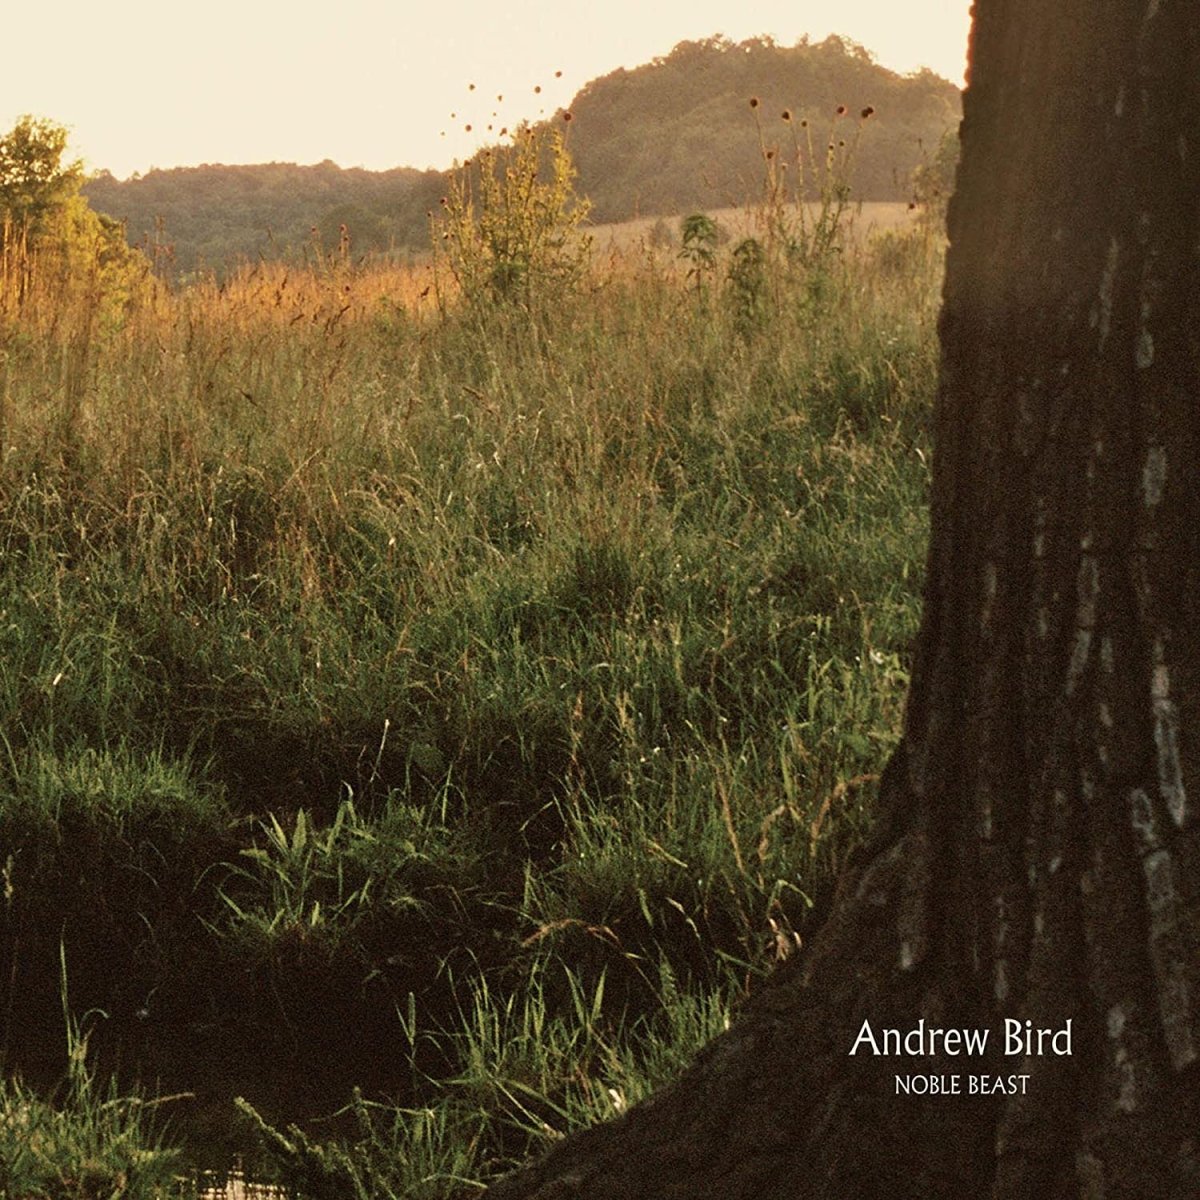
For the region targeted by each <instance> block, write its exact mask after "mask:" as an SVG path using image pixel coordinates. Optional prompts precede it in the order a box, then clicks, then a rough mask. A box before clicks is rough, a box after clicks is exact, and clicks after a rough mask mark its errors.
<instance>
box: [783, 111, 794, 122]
mask: <svg viewBox="0 0 1200 1200" xmlns="http://www.w3.org/2000/svg"><path fill="white" fill-rule="evenodd" d="M783 119H784V120H785V121H790V120H791V119H792V110H791V109H790V108H785V109H784V110H783Z"/></svg>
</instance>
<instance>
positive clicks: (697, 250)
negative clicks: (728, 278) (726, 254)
mask: <svg viewBox="0 0 1200 1200" xmlns="http://www.w3.org/2000/svg"><path fill="white" fill-rule="evenodd" d="M679 228H680V237H681V239H682V241H683V247H682V249H680V251H679V257H680V258H682V259H683V260H684V261H685V262H686V263H687V264H688V268H687V278H688V279H689V280H691V283H692V286H693V287H694V288H695V290H696V296H697V297H698V298H701V297H703V296H704V294H705V289H706V287H707V284H708V281H709V280H710V279H711V278H712V276H713V274H714V273H715V272H716V269H717V241H718V229H717V223H716V221H714V220H713V219H712V217H710V216H708V215H707V214H706V213H691V214H690V215H689V216H686V217H684V218H683V221H682V222H681V223H680V227H679Z"/></svg>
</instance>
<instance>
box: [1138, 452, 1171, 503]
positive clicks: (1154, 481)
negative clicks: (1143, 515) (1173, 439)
mask: <svg viewBox="0 0 1200 1200" xmlns="http://www.w3.org/2000/svg"><path fill="white" fill-rule="evenodd" d="M1166 486H1167V452H1166V451H1165V450H1164V449H1163V448H1162V447H1161V446H1151V447H1150V448H1149V449H1148V450H1147V451H1146V461H1145V463H1144V464H1143V466H1142V500H1143V502H1144V503H1145V505H1146V507H1147V508H1156V507H1157V506H1158V504H1159V503H1160V501H1161V500H1162V498H1163V490H1164V489H1165V488H1166Z"/></svg>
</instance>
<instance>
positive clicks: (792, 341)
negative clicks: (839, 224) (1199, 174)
mask: <svg viewBox="0 0 1200 1200" xmlns="http://www.w3.org/2000/svg"><path fill="white" fill-rule="evenodd" d="M760 266H761V269H763V270H770V269H773V268H772V266H771V260H770V258H769V256H768V258H767V259H766V260H764V264H760ZM755 269H758V268H755ZM814 269H815V268H813V267H812V266H811V264H809V266H807V267H805V269H803V270H800V269H797V268H796V267H795V266H794V264H793V266H791V267H789V269H788V274H787V277H786V279H785V280H784V281H783V283H780V284H779V286H776V284H777V283H779V281H777V280H772V281H771V287H772V289H773V291H772V295H773V296H775V297H776V298H775V299H773V301H772V303H771V304H770V305H769V306H764V307H755V306H753V305H747V304H746V302H745V289H746V286H747V279H749V278H750V276H749V275H747V273H746V272H747V270H748V268H746V267H745V266H743V267H742V268H741V271H742V275H741V279H740V282H739V281H738V279H739V277H738V275H737V270H738V268H737V266H736V263H735V264H733V265H731V263H730V260H729V259H728V258H725V257H722V258H719V259H718V260H716V261H715V266H714V269H713V287H711V288H709V289H706V290H705V293H704V294H703V295H702V296H701V295H698V294H697V291H696V289H695V288H694V287H692V286H689V282H688V280H687V279H686V277H685V275H684V270H683V265H682V264H681V263H680V262H679V261H678V259H677V258H676V257H675V256H674V255H673V254H671V253H670V252H667V253H662V254H656V253H655V252H654V251H652V250H646V251H645V252H644V253H641V254H636V255H632V256H630V257H629V258H627V259H613V260H611V261H608V262H606V263H604V264H603V265H596V264H593V265H592V266H591V267H590V269H588V270H587V271H586V273H585V274H584V275H582V276H581V277H580V278H579V280H578V281H577V283H576V286H574V287H573V288H572V289H571V290H570V291H569V292H568V291H563V292H561V293H560V294H558V295H557V296H556V302H555V304H554V305H553V306H550V307H546V306H541V307H539V308H538V310H537V312H536V314H534V313H532V312H531V310H530V308H529V307H528V306H526V305H523V304H522V303H520V302H519V297H518V300H517V302H511V303H510V302H504V303H501V302H496V303H472V304H458V303H456V302H455V300H454V297H453V295H447V293H446V290H445V286H444V283H445V281H443V286H442V287H441V288H440V290H439V288H436V287H435V286H434V279H433V276H432V273H431V271H430V269H429V268H427V267H421V266H417V267H405V268H393V267H373V266H369V265H356V264H354V263H353V262H350V261H347V260H346V259H345V257H344V256H343V257H339V258H335V259H331V260H330V261H320V262H313V263H311V264H310V265H309V266H308V267H307V268H305V269H297V268H290V269H285V268H284V267H282V266H274V265H271V264H259V265H257V266H255V267H253V268H252V269H250V268H248V269H246V270H245V271H243V272H241V273H239V274H237V275H235V276H234V277H233V278H231V279H230V280H228V281H227V282H225V283H224V284H218V283H216V282H215V281H209V282H204V281H201V282H198V283H196V284H195V285H193V286H191V287H189V288H187V289H186V290H182V291H179V292H172V291H170V290H168V289H165V288H164V287H163V286H162V285H161V284H158V283H156V282H154V281H146V284H145V287H144V288H143V289H142V290H141V291H140V292H139V293H138V295H137V296H128V297H125V298H124V299H123V300H122V302H121V304H120V305H119V306H117V309H115V310H114V309H113V307H112V305H111V304H110V303H109V301H107V300H106V301H105V303H106V304H109V307H108V308H107V309H106V310H105V317H104V319H103V320H99V319H98V318H97V313H98V309H97V307H96V306H97V305H98V304H99V303H100V300H99V299H98V298H97V297H96V296H95V295H93V294H92V293H89V292H88V291H87V290H86V289H83V290H80V289H75V290H73V291H71V292H70V293H69V294H68V293H64V294H59V295H58V296H57V299H55V296H54V295H52V294H51V289H52V286H53V285H52V281H49V280H45V281H39V277H38V276H37V275H36V273H35V274H34V275H33V277H32V282H30V280H29V279H28V278H27V277H26V276H25V275H23V276H22V279H23V280H24V282H23V284H22V286H23V288H24V291H23V293H22V296H21V297H20V300H19V302H18V300H17V298H16V297H14V296H6V298H5V300H4V303H2V304H0V397H2V403H3V420H2V431H3V432H2V439H3V444H2V447H0V553H2V558H0V730H3V742H2V743H0V863H6V864H7V866H6V868H5V886H6V893H5V894H6V900H5V904H6V909H5V912H6V924H5V940H4V944H3V947H0V949H2V950H3V953H4V955H5V959H4V961H5V970H6V971H7V973H8V976H9V980H8V985H9V986H8V999H7V1006H6V1008H5V1009H4V1012H5V1013H6V1014H7V1015H6V1017H5V1030H4V1034H5V1046H6V1047H7V1048H8V1050H9V1051H10V1052H12V1051H14V1049H15V1047H16V1045H17V1042H18V1041H19V1039H20V1036H21V1035H22V1033H23V1030H24V1029H25V1026H23V1025H22V1022H23V1021H26V1022H27V1021H28V1020H30V1016H29V1013H30V1009H29V1007H28V1005H27V1004H25V1003H24V1002H23V1001H22V999H21V997H22V996H23V995H32V996H36V995H39V994H43V993H44V992H45V990H46V988H47V986H48V982H47V981H51V982H52V980H53V971H52V970H51V969H50V967H51V966H52V964H51V963H50V961H49V959H48V957H47V955H48V948H49V947H50V944H51V939H50V937H48V936H47V932H46V931H47V930H48V929H51V928H52V929H53V940H54V943H55V944H57V939H58V938H59V936H60V932H61V936H62V939H63V940H64V942H65V944H66V945H67V948H68V954H69V956H71V960H72V961H75V956H76V955H77V956H78V958H79V961H80V968H79V970H80V991H81V994H83V996H84V999H85V1000H86V1002H87V1003H88V1004H96V1005H103V1006H104V1007H105V1008H106V1009H109V1010H111V1011H112V1012H113V1014H114V1020H113V1023H112V1024H113V1028H114V1029H126V1030H130V1029H132V1030H133V1031H134V1032H132V1033H129V1034H128V1035H127V1036H128V1037H130V1038H132V1039H134V1041H136V1037H137V1036H140V1035H139V1034H137V1030H138V1029H140V1028H141V1025H139V1023H138V1021H139V1020H142V1021H143V1024H145V1025H146V1026H147V1027H149V1026H151V1025H153V1023H154V1018H156V1017H157V1016H158V1014H159V1013H160V1012H161V1013H162V1014H163V1016H162V1019H163V1021H164V1022H171V1021H174V1022H176V1023H178V1024H179V1025H180V1026H181V1027H185V1028H188V1029H192V1030H207V1031H208V1033H207V1034H205V1036H209V1037H211V1041H210V1042H208V1043H204V1044H206V1045H211V1046H221V1045H226V1044H227V1043H228V1039H229V1037H234V1034H236V1033H237V1031H239V1030H241V1031H242V1035H243V1036H244V1039H245V1040H244V1041H243V1042H241V1043H239V1042H237V1040H236V1037H234V1041H233V1044H234V1045H243V1046H248V1045H264V1046H265V1045H269V1046H270V1048H271V1049H270V1052H271V1053H272V1054H275V1053H277V1052H278V1053H279V1054H284V1053H285V1052H286V1054H288V1055H292V1056H293V1057H292V1058H291V1059H288V1061H295V1062H296V1063H297V1064H306V1065H305V1066H303V1067H302V1068H301V1067H298V1069H303V1070H307V1071H319V1070H320V1069H321V1068H320V1063H319V1060H320V1058H321V1055H322V1050H321V1048H320V1047H316V1048H313V1046H312V1045H311V1041H312V1039H315V1038H316V1037H317V1036H318V1035H319V1034H320V1032H321V1030H322V1027H323V1026H324V1027H325V1028H326V1033H328V1028H329V1026H330V1024H331V1023H337V1025H338V1029H339V1036H340V1037H341V1043H339V1046H338V1048H337V1051H336V1054H335V1055H334V1057H338V1058H343V1057H344V1058H347V1059H348V1060H349V1061H352V1062H357V1061H360V1060H362V1061H365V1060H367V1059H371V1060H372V1061H375V1062H376V1065H378V1060H380V1059H381V1058H382V1057H383V1053H384V1052H383V1051H382V1049H381V1048H382V1047H386V1046H391V1047H393V1048H394V1047H397V1046H398V1047H401V1048H402V1049H403V1052H402V1053H396V1054H395V1055H394V1061H393V1063H392V1065H391V1067H390V1068H389V1069H390V1070H391V1074H390V1076H388V1078H387V1080H385V1081H384V1082H386V1083H387V1084H388V1086H389V1088H391V1089H392V1090H393V1091H394V1093H395V1095H396V1097H397V1103H398V1104H399V1105H400V1107H398V1108H391V1107H387V1106H383V1107H381V1102H380V1100H379V1097H378V1096H373V1097H371V1098H370V1099H361V1098H360V1099H358V1100H355V1101H354V1102H353V1103H352V1105H351V1108H350V1109H349V1110H347V1113H346V1114H345V1120H346V1121H348V1122H349V1123H350V1125H351V1126H353V1128H354V1129H356V1130H357V1133H353V1132H352V1135H351V1136H350V1139H349V1140H348V1141H346V1142H344V1143H341V1144H340V1148H337V1147H335V1145H334V1143H332V1142H325V1141H322V1140H321V1139H320V1138H319V1137H318V1136H317V1135H316V1134H314V1133H313V1132H312V1130H311V1129H310V1130H308V1131H306V1132H302V1131H300V1130H296V1131H294V1132H293V1133H288V1132H286V1131H284V1132H281V1131H280V1127H277V1126H276V1125H275V1124H271V1123H270V1120H271V1116H272V1114H268V1121H266V1122H262V1121H260V1123H259V1125H258V1126H257V1128H258V1129H259V1134H260V1136H262V1137H263V1138H265V1140H266V1142H267V1143H268V1144H269V1147H270V1148H271V1149H272V1151H273V1153H274V1154H275V1156H276V1158H277V1159H278V1160H279V1161H280V1162H281V1163H282V1164H283V1166H284V1169H286V1170H289V1171H291V1172H292V1174H291V1175H290V1176H289V1178H290V1179H291V1180H292V1183H293V1184H294V1185H295V1186H297V1187H299V1188H300V1189H301V1190H303V1189H304V1188H308V1189H309V1190H310V1191H312V1189H313V1188H315V1187H316V1186H317V1185H316V1184H314V1183H312V1178H315V1176H312V1175H311V1172H312V1171H316V1172H317V1173H318V1174H319V1173H320V1170H324V1169H326V1168H327V1169H328V1172H332V1176H331V1177H333V1178H337V1179H341V1180H343V1182H345V1181H347V1180H349V1181H350V1182H349V1183H347V1184H346V1186H347V1188H353V1189H360V1188H361V1189H367V1190H365V1191H361V1192H356V1191H355V1190H348V1191H344V1192H343V1193H341V1194H364V1195H365V1194H367V1193H368V1191H371V1189H373V1188H374V1189H377V1190H376V1191H371V1194H385V1195H386V1194H395V1195H420V1194H422V1191H421V1189H424V1190H425V1193H426V1194H429V1195H443V1194H446V1195H449V1194H453V1193H454V1191H455V1189H459V1190H461V1191H462V1194H472V1191H473V1190H474V1185H475V1184H477V1183H478V1182H479V1181H480V1180H482V1179H484V1178H485V1177H487V1176H488V1175H489V1174H492V1173H494V1172H496V1171H498V1170H500V1169H502V1168H503V1167H504V1166H506V1165H507V1164H509V1163H511V1162H512V1161H514V1160H516V1159H518V1158H519V1157H521V1156H522V1155H523V1154H524V1153H526V1152H527V1151H528V1150H529V1149H530V1147H531V1146H533V1145H536V1144H537V1143H538V1142H539V1141H544V1140H545V1139H547V1138H553V1137H557V1136H559V1135H561V1134H562V1133H565V1132H567V1131H568V1130H569V1129H571V1128H574V1127H577V1126H578V1125H580V1124H582V1123H585V1122H587V1121H590V1120H593V1119H597V1118H598V1117H601V1116H604V1115H607V1114H608V1113H611V1112H612V1111H615V1110H617V1109H619V1108H621V1107H623V1106H625V1105H627V1104H630V1103H633V1102H634V1101H635V1100H636V1099H637V1098H639V1097H640V1096H642V1095H644V1094H646V1092H647V1091H648V1090H649V1089H650V1088H652V1087H653V1086H654V1085H655V1084H656V1083H658V1082H660V1081H661V1080H662V1079H663V1078H664V1077H665V1075H667V1074H668V1073H669V1072H670V1071H671V1070H673V1069H674V1068H675V1066H676V1065H677V1064H678V1063H680V1062H681V1061H683V1060H685V1059H686V1058H687V1057H688V1055H689V1054H690V1053H691V1052H692V1051H693V1050H694V1048H695V1047H696V1046H697V1045H698V1044H699V1043H700V1042H701V1041H703V1040H704V1039H705V1038H706V1037H707V1036H708V1035H709V1034H710V1033H711V1032H712V1031H713V1030H714V1029H716V1028H718V1027H720V1026H721V1025H722V1024H723V1023H724V1022H725V1021H726V1020H727V1019H728V1018H729V1014H730V1011H731V1010H732V1008H733V1007H734V1006H736V1002H737V999H738V996H739V995H740V993H741V992H742V991H743V990H744V989H745V988H746V987H747V986H750V984H751V983H752V981H753V979H754V978H755V977H756V976H757V975H759V974H761V973H762V972H763V971H764V970H766V969H768V968H769V966H770V964H771V963H772V962H774V961H776V960H778V959H779V958H781V957H783V956H785V955H786V954H787V953H789V952H790V951H791V950H792V949H793V948H794V946H795V945H796V942H797V940H798V939H800V938H801V937H802V936H803V933H804V930H805V927H806V926H805V922H806V920H807V915H808V913H809V911H810V909H811V907H812V905H813V904H814V903H816V902H819V900H820V898H821V896H822V895H823V894H824V892H825V890H826V889H827V887H828V885H829V881H830V879H831V877H832V873H833V871H834V870H835V869H836V866H837V864H838V862H839V861H840V860H841V859H842V858H843V856H844V855H845V854H846V853H847V852H848V850H849V849H850V848H851V847H852V846H853V845H854V843H855V842H856V840H857V839H858V838H859V837H860V836H861V835H862V832H863V830H864V829H865V827H866V825H867V823H868V821H869V819H870V808H871V801H872V797H873V794H874V780H875V777H876V775H877V773H878V771H879V769H880V766H881V764H882V762H883V761H884V759H885V757H886V755H887V752H888V750H889V749H890V748H891V746H892V745H893V744H894V743H895V740H896V738H897V736H898V731H899V722H900V707H901V703H902V697H903V692H904V688H905V684H906V674H905V669H906V662H907V650H908V643H909V639H910V637H911V635H912V633H913V631H914V628H915V621H916V601H915V596H916V593H917V590H918V587H919V582H920V573H921V564H922V559H923V544H924V537H925V517H924V511H925V503H924V498H925V488H926V483H927V476H926V455H927V428H926V410H927V403H928V399H929V396H930V394H931V390H932V385H933V379H934V369H935V367H934V354H935V350H934V338H933V315H934V306H935V300H936V297H935V294H934V293H935V285H936V276H937V269H938V264H937V261H936V254H935V253H933V252H932V251H931V250H930V248H929V247H928V246H924V247H922V246H920V245H917V244H916V243H913V244H908V243H905V244H904V245H903V247H901V246H900V244H899V243H898V242H896V241H895V240H893V241H892V242H890V243H888V245H887V246H885V247H884V248H883V249H882V250H880V251H875V250H872V249H871V248H869V247H865V248H859V249H855V248H854V247H853V245H851V244H849V243H847V244H846V245H845V247H844V249H843V252H840V253H839V254H837V255H826V256H825V257H824V258H823V259H822V260H821V263H820V268H819V269H820V271H821V272H822V275H821V279H820V281H819V286H815V284H814V278H813V275H812V271H813V270H814ZM731 271H732V272H733V274H732V275H731V274H730V273H731ZM7 278H8V276H5V275H0V281H3V280H4V279H7ZM731 280H732V282H731ZM751 284H753V280H751ZM5 286H7V284H5ZM39 287H44V288H45V289H46V290H45V292H38V290H37V289H38V288H39ZM31 289H32V290H31ZM789 289H790V290H789ZM710 293H711V294H710ZM718 297H722V299H721V302H719V303H718V302H714V301H715V300H716V299H717V298H718ZM739 297H741V298H740V299H739ZM439 300H440V305H439ZM98 943H99V944H101V945H105V946H107V947H108V952H107V953H101V954H97V953H96V946H97V944H98ZM262 978H268V979H269V980H270V986H269V987H264V986H262V985H261V984H260V982H259V981H260V980H261V979H262ZM410 998H411V999H410ZM331 1005H333V1006H334V1007H333V1008H331V1007H330V1006H331ZM339 1005H340V1006H341V1007H337V1006H339ZM135 1010H136V1012H137V1014H144V1013H147V1012H148V1013H149V1014H150V1019H149V1020H143V1018H142V1017H141V1016H139V1017H138V1019H137V1020H135V1019H134V1012H135ZM331 1014H332V1015H331ZM364 1014H366V1015H364ZM264 1028H268V1029H269V1030H270V1032H269V1033H268V1034H264V1033H263V1032H262V1031H263V1029H264ZM231 1031H232V1032H231ZM114 1036H115V1035H114ZM264 1037H266V1038H267V1039H268V1040H267V1041H266V1042H264V1041H263V1040H262V1039H263V1038H264ZM223 1038H224V1039H225V1040H224V1041H223V1040H222V1039H223ZM201 1041H203V1039H201ZM131 1044H133V1043H131ZM356 1047H357V1051H358V1053H359V1057H358V1058H356V1057H355V1053H354V1052H355V1049H356ZM216 1052H217V1051H215V1050H213V1051H212V1053H216ZM197 1053H199V1051H197ZM176 1065H178V1064H176ZM226 1066H227V1068H228V1064H226ZM13 1086H15V1085H13ZM22 1103H24V1104H25V1107H26V1108H28V1107H29V1102H26V1101H22ZM336 1103H337V1101H336V1100H335V1101H334V1103H333V1104H331V1105H330V1107H334V1106H335V1105H336ZM39 1111H40V1110H39ZM284 1115H285V1116H286V1114H284ZM289 1147H290V1149H289ZM384 1162H388V1163H391V1164H392V1165H391V1166H388V1167H386V1168H385V1167H384V1166H382V1165H381V1164H382V1163H384ZM302 1163H307V1164H308V1166H306V1167H304V1168H303V1171H309V1172H310V1175H307V1176H306V1175H304V1173H303V1171H301V1168H300V1166H298V1165H297V1164H302ZM314 1163H316V1164H317V1165H316V1166H314V1165H313V1164H314ZM321 1163H324V1164H325V1165H324V1167H321V1166H320V1164H321ZM289 1164H290V1165H289ZM388 1172H390V1174H389V1173H388ZM304 1179H309V1182H308V1183H304ZM372 1180H373V1182H372ZM381 1180H382V1181H383V1182H381ZM355 1181H357V1182H355ZM378 1189H383V1190H382V1191H378ZM313 1194H316V1193H313Z"/></svg>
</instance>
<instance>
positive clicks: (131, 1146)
mask: <svg viewBox="0 0 1200 1200" xmlns="http://www.w3.org/2000/svg"><path fill="white" fill-rule="evenodd" d="M60 969H61V987H62V1003H63V1015H64V1019H65V1020H66V1028H67V1075H66V1079H65V1081H64V1082H63V1084H62V1085H61V1086H60V1087H59V1089H58V1090H57V1092H56V1094H55V1095H53V1096H52V1097H51V1098H50V1099H48V1100H47V1099H44V1098H43V1097H42V1096H40V1095H38V1094H37V1093H36V1092H35V1091H34V1090H33V1089H31V1088H30V1087H28V1086H26V1085H25V1084H24V1083H22V1082H21V1080H20V1079H19V1078H11V1079H7V1078H4V1079H0V1195H4V1196H12V1197H46V1198H47V1200H93V1198H94V1197H97V1196H111V1197H122V1198H127V1200H152V1198H153V1200H159V1198H160V1197H163V1196H166V1195H173V1196H181V1197H182V1196H185V1195H187V1194H189V1193H188V1189H187V1188H186V1186H185V1181H184V1179H183V1178H182V1177H181V1176H180V1174H179V1169H180V1166H181V1162H180V1155H179V1152H178V1151H177V1150H174V1149H172V1148H169V1147H167V1146H165V1145H164V1144H163V1140H162V1134H161V1131H160V1129H159V1128H158V1125H159V1124H160V1122H158V1120H157V1117H158V1110H159V1107H160V1106H161V1105H162V1104H164V1103H166V1102H168V1101H169V1100H170V1099H172V1097H166V1098H161V1099H156V1100H150V1101H147V1100H145V1099H143V1097H141V1096H140V1095H138V1094H136V1093H135V1094H124V1093H121V1092H119V1091H118V1089H117V1085H116V1082H115V1080H114V1081H111V1082H110V1084H109V1086H108V1087H107V1088H101V1087H99V1086H97V1079H96V1073H95V1071H94V1069H93V1068H92V1067H91V1066H90V1064H89V1062H88V1043H89V1036H90V1032H89V1030H88V1029H87V1028H85V1025H84V1024H83V1023H81V1022H79V1021H76V1020H75V1019H74V1018H73V1017H72V1016H71V1013H70V1010H69V1007H68V1003H67V989H66V959H65V956H64V957H62V958H61V959H60ZM95 1015H100V1016H102V1015H103V1014H95ZM86 1020H87V1018H86V1017H85V1018H84V1021H85V1022H86ZM179 1098H180V1097H174V1098H173V1099H179Z"/></svg>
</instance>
